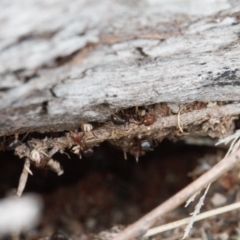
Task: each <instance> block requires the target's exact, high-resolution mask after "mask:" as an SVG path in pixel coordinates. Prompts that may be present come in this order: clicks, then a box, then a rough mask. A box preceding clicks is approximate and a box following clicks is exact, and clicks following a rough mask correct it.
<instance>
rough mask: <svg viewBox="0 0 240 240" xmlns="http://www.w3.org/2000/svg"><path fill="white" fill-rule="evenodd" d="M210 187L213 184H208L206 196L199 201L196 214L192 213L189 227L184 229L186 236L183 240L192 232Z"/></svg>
mask: <svg viewBox="0 0 240 240" xmlns="http://www.w3.org/2000/svg"><path fill="white" fill-rule="evenodd" d="M210 185H211V183H209V184H208V186H207V188H206V190H205V192H204V194H203V195H202V197H201V198H200V199H199V201H198V203H197V205H196V206H195V209H194V212H193V213H191V215H192V216H191V217H190V220H189V223H188V225H187V226H186V228H185V229H184V235H183V238H182V239H185V238H186V237H187V236H188V235H189V233H190V230H191V229H192V226H193V223H194V222H195V221H196V217H197V215H198V214H199V213H200V210H201V208H202V206H203V205H204V199H205V197H206V195H207V192H208V189H209V187H210Z"/></svg>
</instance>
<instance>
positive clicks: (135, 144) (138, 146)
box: [128, 138, 153, 162]
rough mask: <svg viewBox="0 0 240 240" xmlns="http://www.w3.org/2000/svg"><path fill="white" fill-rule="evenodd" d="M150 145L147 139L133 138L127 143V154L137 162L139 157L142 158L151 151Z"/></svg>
mask: <svg viewBox="0 0 240 240" xmlns="http://www.w3.org/2000/svg"><path fill="white" fill-rule="evenodd" d="M152 147H153V146H152V143H151V141H149V140H147V139H143V140H141V139H138V138H134V139H132V141H131V142H130V143H129V148H128V152H129V153H130V154H132V155H134V156H135V158H136V162H138V160H139V157H140V156H143V155H144V154H145V153H146V152H147V151H152V150H153V148H152Z"/></svg>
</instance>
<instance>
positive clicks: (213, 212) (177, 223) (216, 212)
mask: <svg viewBox="0 0 240 240" xmlns="http://www.w3.org/2000/svg"><path fill="white" fill-rule="evenodd" d="M238 208H240V202H237V203H233V204H230V205H227V206H224V207H220V208H217V209H214V210H211V211H207V212H205V213H201V214H199V215H198V216H196V218H195V222H197V221H200V220H203V219H206V218H209V217H212V216H216V215H219V214H222V213H225V212H230V211H233V210H235V209H238ZM190 219H191V217H188V218H184V219H181V220H178V221H175V222H171V223H168V224H165V225H162V226H159V227H155V228H152V229H149V230H148V231H147V233H146V234H145V235H144V236H143V237H150V236H153V235H156V234H159V233H161V232H164V231H167V230H171V229H174V228H177V227H180V226H182V225H184V224H187V223H188V222H189V220H190Z"/></svg>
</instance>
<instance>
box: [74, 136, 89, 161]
mask: <svg viewBox="0 0 240 240" xmlns="http://www.w3.org/2000/svg"><path fill="white" fill-rule="evenodd" d="M70 137H71V139H72V140H73V141H74V142H75V143H77V144H78V146H75V147H73V152H74V153H75V154H78V155H79V158H80V159H82V155H81V152H82V154H83V156H85V157H90V156H92V154H93V149H92V148H89V147H87V145H86V141H85V136H84V133H82V132H81V133H79V132H70Z"/></svg>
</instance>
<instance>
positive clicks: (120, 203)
mask: <svg viewBox="0 0 240 240" xmlns="http://www.w3.org/2000/svg"><path fill="white" fill-rule="evenodd" d="M94 150H95V151H94V155H93V156H92V157H90V158H83V159H81V160H80V159H79V158H78V157H77V156H76V155H73V154H71V153H68V154H70V158H68V156H67V155H65V154H60V153H57V154H56V155H55V156H54V159H57V160H58V161H60V163H61V165H62V166H63V169H64V171H65V173H64V174H63V175H62V176H61V177H58V176H57V175H56V174H55V173H53V172H51V171H46V170H41V169H34V168H33V173H34V174H33V176H31V177H30V178H29V180H28V182H27V186H26V189H25V192H35V193H38V194H39V195H40V196H41V197H42V199H43V200H44V204H45V207H44V212H43V218H42V221H41V223H40V224H39V226H38V227H37V228H36V229H34V230H32V231H28V232H25V233H23V234H22V235H21V236H20V239H46V240H47V239H50V240H51V239H93V238H95V239H103V238H105V239H107V238H108V237H107V236H108V233H109V234H110V233H111V231H120V230H121V229H122V228H124V226H127V225H129V224H131V223H132V222H134V221H136V220H137V219H139V218H140V217H141V216H143V215H144V214H145V213H147V212H149V211H150V210H152V209H153V208H154V207H156V206H157V205H159V204H160V203H162V202H163V201H164V200H166V199H168V198H169V197H171V196H172V195H173V194H174V193H176V192H177V191H179V190H180V189H182V188H183V187H184V186H186V185H187V184H188V183H190V182H191V181H192V180H193V179H194V178H196V177H197V176H198V175H200V174H202V173H203V172H204V171H205V170H206V169H207V168H210V167H211V166H212V165H214V164H216V163H217V162H218V161H219V160H221V158H222V157H223V156H224V153H225V150H224V149H220V148H216V147H214V146H197V145H188V144H185V143H184V142H182V141H178V142H177V143H173V142H170V141H166V140H164V141H163V142H162V143H159V145H158V147H156V148H155V150H154V151H151V152H148V153H147V154H146V155H145V156H142V157H140V159H139V162H138V163H136V161H135V158H134V157H133V156H130V155H128V159H127V160H124V156H123V152H122V151H120V150H119V149H116V148H114V147H112V146H111V145H110V144H107V143H104V144H102V145H100V146H99V147H98V148H94ZM0 154H1V156H0V157H1V162H0V165H1V166H0V176H1V181H0V195H1V197H2V198H3V197H4V196H6V195H7V194H8V193H9V192H10V191H11V190H12V189H14V188H16V187H17V184H18V179H19V176H20V174H21V171H22V166H23V160H22V159H19V158H18V157H16V156H14V155H13V152H11V151H5V152H1V153H0ZM238 175H239V174H238V169H237V168H235V169H234V170H232V171H231V173H228V174H226V175H224V176H222V177H221V178H220V179H219V180H218V181H216V182H215V183H214V184H213V185H212V186H211V188H210V191H209V193H208V195H207V197H206V199H205V204H204V206H203V210H202V211H206V210H211V209H213V208H216V207H218V206H216V205H218V204H219V203H218V201H217V203H216V201H214V199H215V198H216V196H215V195H216V194H220V195H221V196H223V197H224V198H225V202H224V205H225V204H230V203H232V202H235V201H237V200H238V199H239V197H240V194H239V193H240V192H239V181H238V178H239V176H238ZM214 197H215V198H214ZM220 205H221V204H220ZM194 206H195V203H194V204H191V206H190V207H188V208H187V209H186V208H184V207H180V208H179V209H177V210H175V211H174V212H172V213H170V214H168V215H167V216H165V217H164V218H163V219H161V220H160V222H159V224H164V223H167V222H171V221H174V220H178V219H181V218H183V217H187V216H188V215H189V213H191V212H192V211H193V209H194ZM112 227H115V228H114V229H113V230H111V228H112ZM237 227H238V211H233V212H230V213H226V214H223V215H219V216H216V217H213V218H211V219H207V220H204V221H200V222H198V223H195V224H194V227H193V229H192V231H191V239H229V238H230V237H234V236H237ZM107 229H110V230H109V232H108V231H106V230H107ZM116 229H117V230H116ZM183 229H184V227H182V228H178V229H174V230H171V231H167V232H164V233H162V234H159V235H157V236H155V237H154V239H181V237H182V235H183V232H184V231H183ZM102 231H104V232H102ZM99 233H100V234H99ZM103 233H105V234H103ZM109 236H110V235H109ZM189 239H190V238H189Z"/></svg>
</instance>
